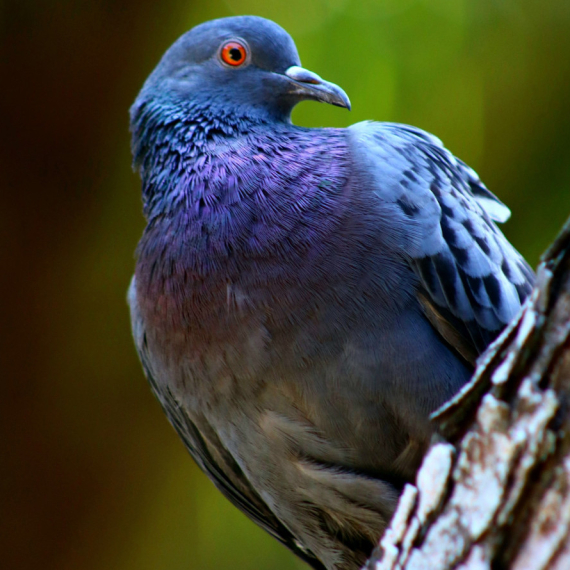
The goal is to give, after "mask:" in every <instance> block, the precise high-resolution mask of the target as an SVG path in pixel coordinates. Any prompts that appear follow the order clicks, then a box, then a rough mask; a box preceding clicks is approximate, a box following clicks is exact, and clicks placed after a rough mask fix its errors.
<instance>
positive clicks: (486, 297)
mask: <svg viewBox="0 0 570 570" xmlns="http://www.w3.org/2000/svg"><path fill="white" fill-rule="evenodd" d="M347 134H348V139H349V143H350V147H351V152H352V155H353V162H354V164H355V166H356V169H357V170H358V173H359V174H358V176H359V183H360V184H361V185H364V186H366V188H367V189H368V190H369V195H370V200H371V201H372V202H374V203H375V204H376V206H377V207H378V208H379V211H381V212H383V214H384V215H383V217H382V223H384V224H385V225H387V226H388V228H385V229H387V231H389V232H392V233H393V234H394V235H397V236H398V239H394V240H393V242H392V243H393V244H394V247H395V248H397V249H399V250H400V254H401V255H402V256H403V257H404V258H406V259H407V260H408V262H409V263H410V265H411V266H412V268H413V270H414V272H415V273H416V274H417V276H418V277H419V279H420V282H421V290H420V292H419V295H418V296H419V299H420V302H421V304H422V306H423V308H424V311H425V313H426V315H427V316H428V318H429V319H430V321H431V322H432V324H433V325H434V326H435V328H436V329H437V330H438V331H439V332H440V333H441V334H442V335H443V336H444V338H445V339H446V340H447V341H448V342H450V343H451V344H452V345H454V346H455V347H456V348H458V350H459V351H460V352H466V353H470V354H469V357H468V359H469V360H473V355H475V356H476V355H477V354H478V353H480V352H481V351H482V350H483V349H484V348H485V347H486V345H487V344H488V343H489V342H490V341H491V340H492V338H493V337H494V336H496V334H497V333H498V332H499V331H500V330H501V329H502V328H503V327H504V326H505V325H506V324H507V323H508V322H509V321H510V320H511V319H512V318H513V317H514V315H515V314H516V313H517V312H518V310H519V308H520V305H521V303H522V302H523V301H524V299H525V298H526V297H527V296H528V294H529V292H530V289H531V287H532V283H533V280H534V276H533V273H532V270H531V269H530V267H529V266H528V264H527V263H526V261H525V260H524V259H523V258H522V256H521V255H520V254H519V253H518V252H517V251H516V250H515V249H514V247H513V246H512V245H511V244H510V243H509V242H508V240H507V239H506V238H505V236H504V235H503V234H502V232H501V231H500V230H499V228H498V227H497V226H496V224H495V222H504V221H506V220H507V219H508V217H509V216H510V211H509V209H508V208H507V207H506V206H505V205H504V204H503V203H502V202H501V201H500V200H499V199H498V198H497V197H496V196H495V195H494V194H492V193H491V192H490V191H489V190H488V189H487V188H486V186H485V185H484V184H483V182H482V181H481V180H480V178H479V176H478V175H477V173H476V172H475V171H474V170H473V169H472V168H470V167H469V166H467V165H466V164H465V163H464V162H463V161H461V160H460V159H458V158H456V157H455V156H454V155H453V154H452V153H451V152H450V151H449V150H447V149H446V148H445V147H444V146H443V144H442V142H441V141H440V140H439V139H438V138H437V137H435V136H433V135H431V134H429V133H427V132H425V131H423V130H421V129H418V128H415V127H411V126H408V125H402V124H397V123H375V122H363V123H357V124H355V125H353V126H352V127H350V128H349V129H347ZM458 331H459V332H458ZM465 337H467V338H465ZM458 345H460V346H458ZM464 356H465V355H464Z"/></svg>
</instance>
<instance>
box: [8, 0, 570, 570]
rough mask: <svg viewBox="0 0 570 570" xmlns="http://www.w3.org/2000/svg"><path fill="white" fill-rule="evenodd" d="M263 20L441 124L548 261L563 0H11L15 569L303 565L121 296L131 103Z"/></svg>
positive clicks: (567, 57) (524, 239) (360, 96)
mask: <svg viewBox="0 0 570 570" xmlns="http://www.w3.org/2000/svg"><path fill="white" fill-rule="evenodd" d="M244 13H254V14H259V15H263V16H267V17H270V18H272V19H275V20H276V21H277V22H279V23H280V24H281V25H283V26H284V27H285V28H286V29H288V31H289V32H290V33H291V34H292V35H293V37H294V38H295V40H296V41H297V45H298V48H299V52H300V54H301V57H302V60H303V64H304V65H305V66H306V67H308V68H309V69H311V70H313V71H315V72H317V73H319V74H320V75H322V76H323V77H324V78H326V79H328V80H330V81H334V82H335V83H338V84H339V85H341V86H342V87H343V88H344V89H345V90H346V91H347V93H348V94H349V96H350V98H351V100H352V104H353V111H352V112H351V113H348V112H346V111H344V110H341V109H337V108H333V107H328V106H324V105H319V104H317V103H303V104H302V105H300V106H299V107H298V108H297V109H296V110H295V113H294V120H295V122H296V123H297V124H301V125H307V126H321V125H331V126H346V125H348V124H350V123H352V122H356V121H360V120H363V119H376V120H390V121H400V122H406V123H411V124H414V125H417V126H420V127H422V128H424V129H427V130H429V131H431V132H433V133H435V134H437V135H438V136H439V137H440V138H441V139H443V141H444V142H445V143H446V145H447V146H448V147H449V148H450V149H451V150H452V151H453V152H455V153H456V154H457V155H458V156H460V157H461V158H463V159H464V160H465V161H467V162H468V163H469V164H470V165H472V166H473V167H474V168H475V169H476V170H477V171H478V172H479V174H480V175H481V177H482V178H483V180H485V182H486V183H487V185H488V186H489V188H490V189H491V190H493V191H494V192H495V193H497V194H498V195H499V197H500V198H501V199H502V200H504V201H505V202H506V203H507V204H508V205H509V206H510V207H511V208H512V211H513V219H512V221H511V222H509V223H508V224H507V225H506V227H505V233H506V234H507V236H508V237H509V238H510V239H511V240H512V242H513V243H514V244H515V245H516V246H517V247H518V248H519V249H520V250H521V252H522V253H523V254H524V255H525V256H526V257H527V259H528V260H529V262H530V263H531V264H532V265H533V266H535V265H536V262H537V259H538V256H539V255H540V253H541V252H542V251H543V250H544V249H545V247H546V246H547V245H548V244H549V242H550V241H551V240H552V238H553V237H554V235H555V234H556V233H557V231H558V229H559V228H560V226H561V224H562V223H563V221H564V219H565V218H566V217H567V216H568V214H570V146H569V136H570V133H569V129H570V2H569V1H568V0H551V1H549V2H537V1H536V0H369V1H366V0H288V1H287V2H285V1H279V2H275V3H267V2H262V1H256V0H232V1H231V2H230V1H227V2H224V1H222V0H210V1H209V2H204V1H202V2H192V1H191V0H186V1H179V0H162V1H161V2H155V1H150V0H124V1H122V2H118V1H114V0H84V1H79V0H77V1H72V0H67V1H55V0H44V1H42V0H37V1H33V0H14V1H11V2H5V1H4V2H0V30H1V31H0V34H1V35H0V78H1V79H0V83H1V88H0V94H1V95H0V97H1V101H2V104H1V105H0V145H1V147H2V152H1V153H0V180H1V182H0V188H1V190H2V202H1V207H0V261H1V266H2V275H3V277H2V281H1V282H2V284H3V287H2V292H3V293H2V297H1V299H2V307H1V309H0V322H1V325H0V330H1V331H2V339H1V343H0V360H1V369H0V370H1V371H2V372H1V375H2V388H3V392H2V397H1V398H0V425H1V428H2V435H1V437H0V559H1V562H0V566H1V567H2V568H3V569H10V570H11V569H18V570H28V569H34V570H35V569H37V568H41V569H42V570H52V569H54V570H55V569H57V570H71V569H73V570H75V569H80V570H91V569H93V570H94V569H101V568H105V569H106V570H128V569H137V570H151V569H152V570H155V569H166V570H178V569H180V570H182V569H185V570H193V569H200V570H208V569H212V570H214V569H215V570H223V569H226V568H227V569H230V568H231V569H236V568H238V569H240V570H249V569H251V570H254V569H256V570H258V569H263V568H271V569H275V570H286V569H295V568H297V569H300V568H302V565H301V564H300V563H299V562H297V561H296V560H294V559H293V557H292V555H290V554H289V553H288V552H286V550H285V549H284V548H283V547H281V546H280V545H278V544H277V542H275V541H273V540H272V539H270V538H269V537H268V536H266V535H265V534H264V533H263V531H261V530H259V529H257V528H256V527H255V526H254V525H253V523H250V522H249V521H248V520H246V518H245V517H244V516H243V515H241V514H240V513H239V512H238V511H237V510H236V509H234V508H233V507H232V506H230V505H229V503H228V502H227V501H226V500H225V499H223V498H222V496H221V495H220V494H219V493H218V492H217V491H216V490H215V489H214V487H213V486H212V485H211V484H210V483H209V482H208V481H207V479H206V477H205V476H203V475H202V474H201V473H200V472H199V470H198V469H197V467H196V466H195V465H194V463H193V462H192V461H191V459H190V458H189V456H188V455H187V454H186V452H185V450H184V448H183V446H182V444H181V443H180V442H179V441H178V438H177V437H176V436H175V434H174V431H173V430H172V429H171V428H170V426H169V425H168V423H167V421H166V419H165V418H164V416H163V414H162V411H161V410H160V408H159V406H158V404H157V403H156V402H155V401H154V399H153V398H152V396H151V394H150V391H149V389H148V387H147V385H146V382H145V380H144V378H143V375H142V372H141V369H140V366H139V363H138V360H137V357H136V355H135V351H134V348H133V346H132V342H131V338H130V330H129V320H128V314H127V307H126V303H125V291H126V288H127V285H128V282H129V278H130V275H131V272H132V269H133V250H134V248H135V245H136V242H137V240H138V237H139V235H140V233H141V230H142V228H143V219H142V216H141V204H140V198H139V181H138V178H137V176H136V175H135V174H133V172H132V171H131V168H130V153H129V134H128V118H127V110H128V108H129V105H130V104H131V102H132V101H133V99H134V97H135V95H136V93H137V91H138V89H139V88H140V86H141V85H142V82H143V81H144V79H145V77H146V76H147V75H148V73H149V72H150V71H151V70H152V68H153V67H154V65H155V64H156V62H157V61H158V59H159V58H160V56H161V54H162V53H163V51H164V50H165V49H166V48H167V47H168V46H169V44H170V43H172V42H173V41H174V40H175V39H176V38H177V37H178V36H179V35H180V34H181V33H183V32H184V31H185V30H187V29H188V28H190V27H192V26H193V25H195V24H198V23H199V22H202V21H204V20H207V19H210V18H214V17H221V16H229V15H232V14H244Z"/></svg>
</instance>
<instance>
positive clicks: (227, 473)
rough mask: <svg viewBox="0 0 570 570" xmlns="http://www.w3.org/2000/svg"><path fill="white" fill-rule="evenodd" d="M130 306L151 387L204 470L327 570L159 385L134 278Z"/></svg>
mask: <svg viewBox="0 0 570 570" xmlns="http://www.w3.org/2000/svg"><path fill="white" fill-rule="evenodd" d="M128 302H129V306H130V309H131V324H132V330H133V337H134V340H135V345H136V348H137V351H138V354H139V357H140V360H141V362H142V365H143V370H144V373H145V376H146V377H147V379H148V381H149V383H150V386H151V388H152V391H153V393H154V395H155V396H156V398H157V399H158V401H159V402H160V404H161V405H162V407H163V409H164V411H165V413H166V415H167V417H168V420H169V421H170V423H171V424H172V426H173V427H174V429H175V430H176V432H177V433H178V435H179V436H180V438H181V439H182V441H183V442H184V445H185V446H186V448H187V449H188V451H189V452H190V455H192V457H193V458H194V460H195V461H196V463H197V464H198V466H199V467H200V469H202V471H204V473H206V474H207V475H208V477H209V478H210V479H211V480H212V481H213V483H214V484H215V485H216V487H217V488H218V489H219V490H220V491H221V492H222V493H223V494H224V495H225V497H226V498H228V499H229V500H230V501H231V502H232V503H233V504H234V505H236V506H237V507H238V508H239V509H240V510H242V511H243V512H244V513H245V514H246V515H247V516H249V517H250V518H251V519H252V520H253V521H255V522H256V523H257V524H258V525H259V526H261V527H262V528H264V529H265V530H266V531H267V532H268V533H269V534H271V535H272V536H273V537H275V538H276V539H277V540H279V541H280V542H281V543H283V544H284V545H285V546H286V547H287V548H289V549H290V550H292V551H293V552H294V553H295V554H296V555H297V556H299V557H300V558H302V559H303V560H304V561H305V562H307V564H309V565H310V566H311V567H312V568H314V569H315V570H325V568H324V566H323V565H322V564H321V563H320V562H319V561H318V560H317V559H316V558H315V557H314V556H313V554H312V553H311V552H307V551H306V550H304V549H302V548H301V547H300V545H299V544H298V542H297V541H296V540H295V537H294V536H293V535H292V534H291V532H289V530H288V529H287V528H286V527H285V526H283V524H282V523H281V522H280V521H279V520H278V519H277V517H276V516H275V515H274V514H273V512H272V511H271V510H270V509H269V508H268V507H267V505H266V504H265V502H264V501H263V500H262V499H261V498H260V496H259V495H258V494H257V493H256V492H255V491H254V489H253V488H252V486H251V485H250V483H249V481H248V480H247V479H246V477H245V476H244V474H243V472H242V470H241V469H240V467H239V465H238V464H237V463H236V462H235V460H234V459H233V457H232V456H231V454H230V453H229V452H228V451H227V450H226V449H225V448H224V447H223V445H222V444H221V442H220V441H219V440H218V439H217V438H215V442H213V441H212V438H211V437H210V438H209V439H208V440H206V438H205V437H204V435H203V434H202V432H201V431H200V429H198V427H197V426H196V424H195V423H194V422H193V421H192V419H191V418H190V417H189V415H188V413H187V412H186V411H185V409H184V407H183V406H182V404H181V403H180V402H179V401H178V400H177V399H176V397H175V395H174V394H173V393H172V392H171V391H170V390H169V389H168V387H166V386H165V384H163V383H159V382H157V381H156V379H155V378H156V375H155V372H154V371H153V366H152V357H151V354H150V352H149V349H148V345H147V338H146V332H145V328H144V323H143V321H142V319H141V318H140V314H139V311H138V307H137V301H136V289H135V278H134V277H133V280H132V282H131V286H130V288H129V294H128ZM209 435H211V434H209ZM214 437H215V436H214Z"/></svg>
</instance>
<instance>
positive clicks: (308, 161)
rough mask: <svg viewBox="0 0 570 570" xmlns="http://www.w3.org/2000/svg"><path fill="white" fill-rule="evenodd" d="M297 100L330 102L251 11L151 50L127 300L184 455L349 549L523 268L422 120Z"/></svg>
mask: <svg viewBox="0 0 570 570" xmlns="http://www.w3.org/2000/svg"><path fill="white" fill-rule="evenodd" d="M303 99H314V100H317V101H323V102H328V103H332V104H336V105H340V106H344V107H349V105H350V104H349V101H348V97H347V96H346V94H345V93H344V92H343V91H342V90H341V89H340V88H339V87H337V86H335V85H333V84H331V83H328V82H326V81H324V80H322V79H321V78H320V77H319V76H318V75H316V74H314V73H312V72H309V71H307V70H304V69H303V68H301V67H300V61H299V57H298V55H297V51H296V49H295V45H294V43H293V41H292V39H291V38H290V37H289V35H288V34H287V33H286V32H285V31H284V30H283V29H282V28H280V27H279V26H277V25H276V24H274V23H272V22H269V21H267V20H264V19H261V18H256V17H237V18H226V19H222V20H215V21H212V22H207V23H206V24H202V25H201V26H198V27H196V28H194V29H193V30H191V31H190V32H188V33H187V34H185V35H184V36H182V38H180V39H179V40H178V41H177V42H176V43H175V44H174V45H173V46H172V47H171V48H170V50H168V52H167V53H166V54H165V56H164V57H163V59H162V61H161V62H160V63H159V65H158V66H157V68H156V69H155V71H154V72H153V73H152V74H151V76H150V77H149V79H148V80H147V82H146V83H145V85H144V87H143V89H142V90H141V93H140V94H139V96H138V97H137V100H136V101H135V103H134V105H133V107H132V109H131V129H132V134H133V154H134V161H135V165H136V167H137V168H138V170H139V171H140V174H141V178H142V183H143V202H144V212H145V216H146V218H147V222H148V224H147V227H146V229H145V231H144V234H143V237H142V238H141V241H140V243H139V247H138V250H137V264H136V270H135V277H134V279H133V282H132V285H131V288H130V291H129V303H130V307H131V316H132V324H133V333H134V337H135V342H136V346H137V349H138V351H139V355H140V357H141V360H142V363H143V367H144V369H145V373H146V375H147V377H148V379H149V381H150V383H151V386H152V389H153V391H154V393H155V394H156V396H157V398H158V399H159V401H160V402H161V404H162V406H163V407H164V409H165V411H166V414H167V415H168V418H169V420H170V421H171V423H172V424H173V426H174V427H175V429H176V430H177V432H178V433H179V435H180V436H181V437H182V439H183V440H184V443H185V444H186V446H187V447H188V449H189V451H190V453H191V454H192V456H193V457H194V459H195V460H196V461H197V463H198V464H199V465H200V467H201V468H202V469H203V470H204V471H205V472H206V473H207V474H208V476H209V477H210V478H211V479H212V480H213V482H214V483H215V484H216V486H217V487H218V488H219V489H220V490H221V491H222V492H223V493H224V494H225V495H226V496H227V497H228V498H229V499H230V500H231V501H232V502H233V503H234V504H236V505H237V506H238V507H239V508H240V509H242V510H243V511H244V512H245V513H246V514H248V515H249V516H250V517H251V518H252V519H253V520H254V521H255V522H257V523H258V524H259V525H260V526H262V527H263V528H264V529H265V530H267V531H268V532H270V533H271V534H272V535H273V536H275V537H276V538H277V539H278V540H280V541H281V542H283V543H284V544H285V545H286V546H288V547H289V548H290V549H291V550H293V551H294V552H295V553H296V554H298V555H299V556H300V557H302V558H303V559H304V560H305V561H307V562H308V563H309V564H310V565H312V566H313V567H314V568H320V569H327V570H353V569H356V568H358V567H359V566H360V565H361V564H362V563H363V562H364V560H365V559H366V557H367V556H368V554H369V553H370V551H371V549H372V547H373V546H374V545H375V543H376V542H377V540H378V538H379V536H380V534H381V532H382V530H383V529H384V528H385V526H386V524H387V522H388V520H389V518H390V515H391V513H392V511H393V509H394V506H395V503H396V500H397V498H398V495H399V492H400V490H401V488H402V486H403V484H404V483H405V482H406V481H410V480H412V479H413V477H414V474H415V471H416V469H417V467H418V464H419V461H420V460H421V457H422V454H423V452H424V451H425V449H426V447H427V445H428V443H429V439H430V436H431V433H432V431H433V428H432V426H431V425H430V423H429V419H428V417H429V414H430V412H432V411H433V410H434V409H435V408H437V407H438V406H439V405H441V404H442V403H443V402H444V401H446V400H447V399H448V398H449V397H451V396H452V395H453V394H454V393H455V392H456V391H457V390H458V389H459V388H460V387H461V386H462V385H463V384H464V383H465V382H466V380H467V379H468V378H469V376H470V374H471V372H472V369H473V363H474V360H475V358H476V357H477V355H478V354H480V353H481V351H482V350H484V348H485V347H486V346H487V345H488V344H489V342H490V341H491V340H492V339H493V338H494V337H495V336H496V335H497V334H498V333H499V332H500V330H501V329H502V328H503V327H504V326H505V325H506V324H507V323H508V322H509V320H510V319H512V317H513V316H514V315H515V314H516V312H517V311H518V310H519V308H520V305H521V303H522V302H523V301H524V299H525V298H526V296H527V295H528V293H529V291H530V288H531V285H532V281H533V274H532V271H531V270H530V269H529V267H528V265H527V264H526V263H525V262H524V260H523V259H522V258H521V256H520V255H519V254H518V253H517V252H516V251H515V250H514V248H513V247H512V246H511V245H510V244H509V243H508V241H507V240H506V239H505V238H504V236H503V235H502V233H501V232H500V231H499V230H498V228H497V227H496V225H495V224H494V222H493V220H495V221H499V222H501V221H505V219H506V218H508V215H509V211H508V209H507V208H506V206H504V205H503V204H502V203H501V202H500V201H499V200H498V199H497V198H496V197H495V196H494V195H493V194H491V193H490V192H489V191H488V190H487V189H486V188H485V186H484V185H483V184H482V182H481V181H480V180H479V178H478V176H477V175H476V174H475V172H473V170H471V169H470V168H469V167H468V166H467V165H465V164H464V163H463V162H461V161H460V160H458V159H457V158H455V157H454V156H453V155H452V154H451V153H449V152H448V151H447V150H446V149H445V148H444V147H443V145H442V144H441V142H440V141H439V140H438V139H436V138H435V137H433V136H432V135H429V134H427V133H425V132H423V131H420V130H418V129H415V128H413V127H408V126H405V125H396V124H390V123H359V124H356V125H353V126H352V127H350V128H348V129H305V128H300V127H297V126H294V125H292V124H291V122H290V113H291V110H292V108H293V106H294V105H295V104H296V103H298V102H299V101H301V100H303Z"/></svg>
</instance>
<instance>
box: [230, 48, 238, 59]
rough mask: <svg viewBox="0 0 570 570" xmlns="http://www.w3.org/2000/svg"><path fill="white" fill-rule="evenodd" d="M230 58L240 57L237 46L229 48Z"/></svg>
mask: <svg viewBox="0 0 570 570" xmlns="http://www.w3.org/2000/svg"><path fill="white" fill-rule="evenodd" d="M230 59H233V60H234V61H239V60H240V59H241V51H240V50H239V49H238V48H231V49H230Z"/></svg>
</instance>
